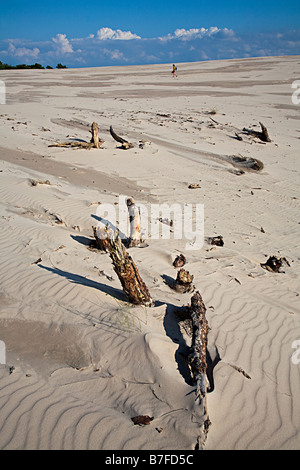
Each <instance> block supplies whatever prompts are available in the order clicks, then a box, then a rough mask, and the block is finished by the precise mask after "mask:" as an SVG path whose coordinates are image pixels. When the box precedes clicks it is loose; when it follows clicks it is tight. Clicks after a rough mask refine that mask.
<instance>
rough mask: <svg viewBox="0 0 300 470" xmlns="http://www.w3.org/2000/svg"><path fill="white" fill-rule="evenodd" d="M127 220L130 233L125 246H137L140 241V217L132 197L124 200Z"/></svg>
mask: <svg viewBox="0 0 300 470" xmlns="http://www.w3.org/2000/svg"><path fill="white" fill-rule="evenodd" d="M126 204H127V209H128V215H129V222H130V235H129V239H128V241H127V246H128V247H132V246H137V245H139V244H140V243H141V241H142V237H141V218H140V212H139V209H138V207H137V206H136V205H135V202H134V200H133V198H132V197H130V198H128V199H127V201H126Z"/></svg>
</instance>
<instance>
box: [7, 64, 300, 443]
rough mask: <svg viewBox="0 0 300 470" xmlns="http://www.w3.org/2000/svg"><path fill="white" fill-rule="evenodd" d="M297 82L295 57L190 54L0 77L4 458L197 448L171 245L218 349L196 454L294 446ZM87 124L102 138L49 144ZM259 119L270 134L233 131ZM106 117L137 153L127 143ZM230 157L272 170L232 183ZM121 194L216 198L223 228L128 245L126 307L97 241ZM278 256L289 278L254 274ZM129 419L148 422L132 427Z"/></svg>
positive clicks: (208, 219) (299, 410) (212, 204)
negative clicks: (191, 239) (190, 58)
mask: <svg viewBox="0 0 300 470" xmlns="http://www.w3.org/2000/svg"><path fill="white" fill-rule="evenodd" d="M299 78H300V57H286V58H282V57H281V58H274V57H272V58H263V59H247V60H246V59H245V60H230V61H216V62H203V63H195V64H180V65H179V67H178V77H177V78H176V79H173V78H172V76H171V66H170V65H166V66H162V65H160V66H143V67H122V68H116V67H108V68H94V69H78V70H63V71H58V70H49V71H48V70H47V71H38V70H25V71H3V72H1V77H0V79H1V80H3V81H5V84H6V97H7V104H6V105H0V122H1V128H0V147H1V149H0V156H1V166H0V170H1V172H0V179H1V187H0V191H1V199H0V200H1V203H0V210H1V227H0V229H1V240H0V242H1V254H0V257H1V258H0V259H1V270H0V277H1V288H0V299H1V304H0V340H2V341H4V342H5V345H6V356H7V358H6V365H0V379H1V380H0V448H1V449H103V450H110V449H114V450H121V449H129V450H133V449H153V450H161V449H164V450H166V449H168V450H169V449H173V450H176V449H180V450H183V449H186V450H192V449H195V448H196V446H197V442H198V440H199V442H200V444H201V442H202V440H203V435H202V424H203V420H204V417H203V407H202V405H201V404H199V403H198V402H195V393H194V390H195V387H194V386H193V385H192V384H191V383H190V382H189V370H188V365H187V357H186V354H187V352H188V346H189V344H190V338H189V336H188V335H187V334H184V333H183V330H182V329H180V328H179V324H178V319H177V317H176V315H175V310H176V307H181V306H183V305H187V304H188V303H189V302H190V298H191V294H182V295H181V294H178V293H176V292H174V291H173V290H171V289H170V287H169V286H168V282H167V281H168V279H170V278H171V279H174V278H175V277H176V270H175V269H174V267H173V266H172V262H173V260H174V259H175V257H176V255H177V254H179V253H183V254H184V255H185V256H186V258H187V261H188V263H187V265H186V269H188V270H189V272H190V273H191V274H193V275H194V284H195V287H196V289H197V290H199V291H200V293H201V295H202V297H203V300H204V302H205V305H206V307H207V318H208V322H209V325H210V328H211V330H210V333H209V351H210V354H211V356H212V358H214V357H215V356H216V348H217V350H218V352H219V355H220V358H221V361H219V362H218V363H217V364H216V365H215V367H214V369H213V381H214V388H213V390H212V391H211V393H209V395H208V409H209V417H210V420H211V422H212V425H211V427H210V429H209V432H208V436H207V440H206V442H205V443H204V448H206V449H210V450H212V449H235V450H236V449H297V448H298V449H299V446H300V433H299V430H300V404H299V397H298V394H299V372H300V364H298V365H297V364H294V363H293V362H292V360H291V359H292V354H293V352H295V349H293V348H292V345H293V342H294V341H296V340H300V322H299V317H300V308H299V293H300V285H299V259H300V252H299V223H300V218H299V205H300V204H299V198H300V191H299V183H300V180H299V172H300V167H299V155H300V140H299V139H300V131H299V117H300V113H299V111H300V105H298V106H296V105H293V104H292V101H291V96H292V91H293V90H292V88H291V84H292V82H293V81H294V80H296V79H299ZM213 110H214V111H215V112H216V113H215V114H209V113H210V112H211V111H213ZM211 118H212V119H213V120H214V121H215V122H214V121H212V119H211ZM93 121H96V122H97V123H98V125H99V128H100V137H102V138H103V139H104V141H105V142H104V144H103V146H102V149H100V150H96V149H93V150H90V151H87V150H75V149H66V148H55V147H54V148H50V147H48V145H50V144H52V143H54V142H63V141H66V140H68V139H69V137H67V136H71V137H74V138H78V139H84V140H86V139H89V138H90V137H89V136H90V134H89V127H88V126H90V125H91V123H92V122H93ZM259 121H261V122H262V123H263V124H264V125H265V126H266V127H267V128H268V131H269V135H270V137H271V139H272V142H270V143H266V144H263V143H261V142H260V141H259V140H258V139H253V138H250V137H249V136H246V135H245V134H241V135H242V137H243V141H238V140H237V139H236V138H235V132H238V131H242V129H243V128H244V127H245V128H250V127H251V126H253V125H254V124H255V125H256V126H257V127H254V129H256V130H260V127H259ZM110 125H113V127H114V129H115V131H116V132H117V133H118V134H120V135H122V136H123V137H125V138H127V139H128V140H130V141H131V142H132V143H134V148H133V149H130V150H127V151H124V150H121V149H120V148H118V147H119V145H118V144H117V143H116V142H115V141H114V140H113V139H112V138H111V136H110V134H109V126H110ZM43 128H44V129H49V130H43ZM142 139H144V140H145V141H146V144H145V146H144V148H143V149H142V148H139V141H140V140H142ZM237 155H238V156H243V157H247V158H255V159H258V160H260V161H261V162H263V164H264V168H263V170H262V171H259V172H257V171H245V172H244V173H243V174H240V168H238V167H236V166H233V165H232V164H231V157H232V156H237ZM32 179H35V180H38V181H45V180H49V182H50V184H38V185H37V186H32V184H31V180H32ZM190 183H199V185H200V188H198V189H188V185H189V184H190ZM120 194H121V195H126V196H132V197H134V198H135V201H136V202H137V203H140V204H141V203H143V204H146V203H148V204H149V203H150V202H151V201H152V202H154V203H160V204H162V203H167V204H170V205H171V204H173V203H179V204H181V205H182V207H183V205H184V204H193V205H195V204H197V203H199V204H204V209H205V237H206V238H207V237H212V236H217V235H222V236H223V238H224V246H223V247H212V246H211V245H209V244H208V243H207V242H206V243H205V244H204V246H203V248H202V249H201V250H188V249H186V244H187V240H185V239H182V240H174V239H172V235H171V239H169V240H168V239H163V238H161V239H159V240H155V239H151V237H150V238H149V239H148V240H147V243H148V246H147V247H145V248H132V249H130V254H131V255H132V257H133V259H134V261H135V262H136V264H137V266H138V268H139V271H140V274H141V276H142V278H143V280H144V281H145V282H146V284H147V285H148V287H149V289H150V291H151V294H152V297H153V299H154V300H155V307H153V308H147V309H145V308H143V307H133V306H131V305H130V304H128V303H127V302H126V299H125V297H124V294H123V292H122V289H121V284H120V282H119V280H118V278H117V276H116V274H115V273H114V271H113V267H112V263H111V261H110V258H109V255H108V254H101V253H99V252H98V253H97V252H93V251H90V250H88V244H89V242H90V241H91V240H92V239H93V231H92V226H93V225H96V223H97V220H96V219H95V215H96V211H97V208H98V204H97V203H98V202H101V203H102V204H104V203H111V204H114V203H115V202H118V201H119V199H118V196H119V195H120ZM115 207H116V208H117V205H116V206H115ZM59 220H62V221H63V223H57V222H58V221H59ZM271 255H277V256H281V257H285V258H286V259H287V260H288V262H289V264H290V266H285V267H284V269H283V270H284V271H285V272H284V273H272V272H268V271H266V270H264V269H263V268H262V267H261V265H260V264H261V263H264V262H265V261H266V260H267V258H268V257H269V256H271ZM39 259H41V261H39V262H38V263H36V262H37V261H38V260H39ZM112 278H113V279H112ZM216 362H217V361H216ZM231 365H234V366H236V367H238V368H241V369H242V370H244V371H245V373H247V374H248V376H250V377H251V379H248V378H246V377H245V376H244V375H243V374H242V373H239V372H238V371H237V370H236V369H234V368H233V367H231ZM137 415H149V416H150V417H153V418H154V419H153V421H151V423H150V425H149V426H145V427H140V426H135V425H134V424H133V422H132V421H131V418H132V417H134V416H137Z"/></svg>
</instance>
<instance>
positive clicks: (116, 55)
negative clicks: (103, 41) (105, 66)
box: [102, 49, 127, 62]
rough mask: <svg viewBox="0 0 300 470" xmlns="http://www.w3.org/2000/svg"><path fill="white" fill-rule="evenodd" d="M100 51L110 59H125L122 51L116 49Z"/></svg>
mask: <svg viewBox="0 0 300 470" xmlns="http://www.w3.org/2000/svg"><path fill="white" fill-rule="evenodd" d="M102 52H103V54H104V55H105V56H107V57H109V58H110V59H112V60H121V61H125V62H126V61H127V59H126V57H125V55H124V54H123V52H121V51H119V50H118V49H114V50H110V49H102Z"/></svg>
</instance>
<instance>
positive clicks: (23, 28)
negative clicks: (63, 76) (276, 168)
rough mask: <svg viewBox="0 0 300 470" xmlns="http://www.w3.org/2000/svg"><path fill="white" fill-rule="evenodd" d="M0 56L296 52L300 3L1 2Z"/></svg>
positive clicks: (203, 56) (165, 57)
mask: <svg viewBox="0 0 300 470" xmlns="http://www.w3.org/2000/svg"><path fill="white" fill-rule="evenodd" d="M0 2H1V4H0V60H1V61H2V62H7V63H10V64H13V65H16V64H19V63H34V62H39V63H41V64H43V65H48V64H49V65H52V66H55V65H56V64H57V63H58V62H61V63H64V64H66V65H67V66H68V67H87V66H101V65H131V64H144V63H170V62H187V61H199V60H210V59H227V58H233V57H254V56H264V55H265V56H267V55H291V54H300V1H299V0H297V1H294V0H291V1H288V0H287V1H281V0H278V1H270V0H265V1H257V2H249V1H247V2H245V1H238V0H237V1H233V0H231V1H221V0H213V1H209V0H206V1H202V0H181V1H179V0H173V1H171V0H160V1H158V0H151V1H149V2H147V1H146V0H144V1H140V0H125V1H120V0H114V1H113V2H109V1H108V0H106V1H102V0H97V1H94V0H90V1H88V2H87V1H86V2H83V1H79V0H73V1H69V0H60V1H58V0H50V1H49V2H41V1H40V0H39V1H37V0H33V1H26V0H23V1H20V0H9V1H3V0H0Z"/></svg>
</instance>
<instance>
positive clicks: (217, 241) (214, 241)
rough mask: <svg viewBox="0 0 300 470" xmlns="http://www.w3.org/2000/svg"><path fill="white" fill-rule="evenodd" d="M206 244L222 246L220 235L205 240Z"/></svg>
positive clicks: (222, 241)
mask: <svg viewBox="0 0 300 470" xmlns="http://www.w3.org/2000/svg"><path fill="white" fill-rule="evenodd" d="M207 242H208V243H209V244H210V245H216V246H224V240H223V237H222V235H218V236H217V237H209V238H208V239H207Z"/></svg>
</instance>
